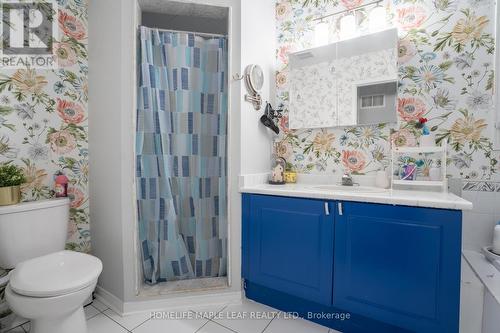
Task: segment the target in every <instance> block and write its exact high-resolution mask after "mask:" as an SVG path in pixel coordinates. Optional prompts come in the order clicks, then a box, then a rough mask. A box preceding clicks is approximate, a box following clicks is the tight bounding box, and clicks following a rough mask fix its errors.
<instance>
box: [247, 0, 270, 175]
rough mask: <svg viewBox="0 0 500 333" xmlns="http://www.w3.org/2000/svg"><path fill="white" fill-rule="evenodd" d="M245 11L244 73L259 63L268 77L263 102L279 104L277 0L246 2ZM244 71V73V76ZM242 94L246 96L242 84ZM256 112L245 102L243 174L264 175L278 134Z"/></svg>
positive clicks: (263, 106) (263, 90)
mask: <svg viewBox="0 0 500 333" xmlns="http://www.w3.org/2000/svg"><path fill="white" fill-rule="evenodd" d="M241 11H242V13H244V15H242V18H241V20H242V21H241V27H242V28H241V41H242V44H241V49H242V54H241V63H242V66H243V67H242V68H241V72H243V71H244V67H246V66H247V65H249V64H258V65H260V66H261V67H262V69H263V70H264V74H265V82H264V87H263V89H262V99H263V101H264V102H265V101H266V100H267V101H269V102H271V104H272V105H273V106H274V107H275V108H277V106H276V105H274V101H275V95H276V94H275V86H276V84H275V82H276V81H275V71H276V64H275V58H276V56H275V52H276V51H275V50H276V18H275V1H272V0H252V1H242V3H241ZM241 72H240V73H241ZM241 94H242V96H244V95H245V94H246V88H245V86H244V85H242V89H241ZM264 108H265V103H264V104H263V105H262V110H261V111H255V109H254V108H253V106H252V104H250V103H248V102H243V104H242V106H241V131H242V133H241V136H242V141H241V173H242V174H252V173H263V172H269V170H270V169H271V142H272V139H273V138H274V134H273V133H272V132H271V131H270V130H269V129H267V128H266V127H264V126H263V125H262V124H261V123H260V121H259V119H260V117H261V116H262V114H263V111H264Z"/></svg>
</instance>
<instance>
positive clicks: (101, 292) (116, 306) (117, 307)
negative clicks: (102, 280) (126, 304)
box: [95, 285, 123, 315]
mask: <svg viewBox="0 0 500 333" xmlns="http://www.w3.org/2000/svg"><path fill="white" fill-rule="evenodd" d="M95 298H96V299H97V300H98V301H99V302H102V303H103V304H104V305H106V306H109V307H110V308H111V310H113V311H115V312H116V313H118V314H122V315H123V301H122V300H121V299H119V298H118V297H116V296H115V295H113V294H112V293H110V292H109V291H107V290H106V289H104V288H102V287H101V286H99V285H98V286H97V287H96V288H95Z"/></svg>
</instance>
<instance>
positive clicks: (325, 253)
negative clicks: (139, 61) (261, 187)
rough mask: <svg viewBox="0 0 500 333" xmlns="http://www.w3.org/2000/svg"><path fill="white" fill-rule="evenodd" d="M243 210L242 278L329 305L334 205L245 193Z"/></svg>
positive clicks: (330, 297) (320, 201)
mask: <svg viewBox="0 0 500 333" xmlns="http://www.w3.org/2000/svg"><path fill="white" fill-rule="evenodd" d="M242 208H243V240H242V243H243V267H242V269H243V272H242V273H243V277H244V278H245V279H247V280H249V281H251V282H252V283H256V284H258V285H260V286H263V287H267V288H269V289H273V290H277V291H280V292H283V293H287V294H290V295H293V296H296V297H299V298H301V299H304V300H308V301H312V302H316V303H319V304H324V305H331V303H332V286H333V283H332V274H333V273H332V269H333V246H334V245H333V240H334V212H333V210H332V209H333V203H331V202H325V201H323V200H315V199H300V198H287V197H275V196H267V195H250V194H244V195H243V207H242ZM329 210H331V212H329Z"/></svg>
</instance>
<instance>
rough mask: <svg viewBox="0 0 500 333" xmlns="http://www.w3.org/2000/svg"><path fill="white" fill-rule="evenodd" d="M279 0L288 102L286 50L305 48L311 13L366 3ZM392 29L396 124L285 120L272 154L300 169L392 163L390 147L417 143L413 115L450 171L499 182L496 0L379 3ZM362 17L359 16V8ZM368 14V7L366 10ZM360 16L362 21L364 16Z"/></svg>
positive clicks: (279, 80)
mask: <svg viewBox="0 0 500 333" xmlns="http://www.w3.org/2000/svg"><path fill="white" fill-rule="evenodd" d="M303 3H304V0H278V2H277V5H276V18H277V33H278V35H277V39H278V49H277V59H278V72H277V75H276V85H277V97H278V103H282V104H283V105H284V107H285V110H286V109H287V108H288V105H289V86H288V75H289V68H288V54H289V53H290V52H295V51H299V50H302V49H305V48H309V47H311V46H312V45H311V43H312V41H314V25H315V23H314V22H313V19H314V18H315V17H318V16H321V15H324V14H325V13H329V12H335V11H340V10H343V9H346V8H354V7H356V6H358V5H360V4H362V3H363V0H330V1H329V4H328V5H325V4H324V3H325V2H321V1H319V4H320V5H319V7H316V6H314V5H313V3H314V1H309V4H308V5H307V6H303ZM384 5H385V6H386V9H387V12H388V14H389V15H388V16H389V17H391V18H392V22H393V24H394V25H395V26H396V27H397V28H398V35H399V48H398V67H399V68H398V72H399V100H398V107H397V113H398V124H397V125H395V124H392V125H390V126H389V125H386V124H380V125H378V126H368V127H342V128H329V129H326V128H324V129H309V130H290V129H289V127H288V117H287V115H286V113H285V116H284V117H283V118H281V120H280V123H279V126H280V128H281V130H282V131H281V134H280V136H279V137H278V139H277V140H276V142H275V145H274V147H275V149H276V150H277V153H278V154H279V155H281V156H283V157H284V158H285V159H286V160H287V161H288V163H289V166H293V167H294V168H295V169H297V170H298V171H299V172H306V173H340V172H342V171H343V170H345V169H347V170H350V171H352V172H354V173H357V174H370V173H373V172H375V171H377V170H380V169H384V168H385V167H386V166H388V165H389V159H390V147H391V144H394V145H398V146H404V145H407V146H414V145H417V144H418V142H419V140H420V136H421V130H420V129H418V128H416V123H418V120H419V118H423V117H425V118H427V119H428V123H427V125H428V127H429V129H430V130H431V132H432V134H433V135H434V136H435V139H436V142H437V143H440V142H442V141H443V140H447V141H448V144H449V146H450V156H449V160H448V164H449V173H451V174H452V175H454V176H457V177H462V178H464V179H470V180H490V179H495V178H496V179H498V174H499V173H500V168H499V163H498V159H499V153H498V152H497V151H494V150H493V135H494V128H493V121H492V120H493V119H494V118H493V117H494V108H493V89H494V87H493V82H494V52H495V50H494V46H495V45H494V29H495V15H494V13H495V3H494V1H493V0H456V1H450V0H393V1H392V2H391V1H389V2H384ZM362 14H363V13H362ZM366 15H367V13H366ZM361 22H362V25H363V22H366V20H363V17H362V18H361Z"/></svg>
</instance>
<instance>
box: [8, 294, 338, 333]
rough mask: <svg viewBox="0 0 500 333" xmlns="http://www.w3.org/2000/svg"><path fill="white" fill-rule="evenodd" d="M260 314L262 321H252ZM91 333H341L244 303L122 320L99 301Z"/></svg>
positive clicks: (21, 329) (18, 331)
mask: <svg viewBox="0 0 500 333" xmlns="http://www.w3.org/2000/svg"><path fill="white" fill-rule="evenodd" d="M253 314H258V315H259V318H250V316H252V315H253ZM85 315H86V317H87V323H88V333H130V332H132V333H165V332H175V333H195V332H196V333H335V332H337V333H339V332H338V331H335V330H331V329H330V330H329V329H328V328H327V327H323V326H320V325H317V324H315V323H312V322H309V321H306V320H303V319H300V318H299V319H287V318H284V314H283V313H282V312H280V311H278V310H275V309H272V308H270V307H267V306H265V305H262V304H259V303H255V302H252V301H248V300H244V301H243V302H242V303H241V304H228V305H226V306H215V307H202V308H195V307H193V308H191V309H188V310H187V311H176V312H172V313H171V312H163V313H157V315H156V318H158V316H164V317H165V316H167V317H168V316H170V318H161V319H156V318H152V319H151V318H150V317H151V314H150V313H149V312H148V313H141V314H136V315H131V316H125V317H121V316H119V315H118V314H116V313H115V312H114V311H113V310H111V309H109V308H108V307H107V306H106V305H104V304H102V303H101V302H99V301H97V300H95V301H94V302H93V303H92V304H91V305H89V306H86V307H85ZM19 324H22V325H20V326H17V327H15V328H13V329H11V330H9V331H7V332H8V333H25V332H28V331H29V323H26V322H23V321H19Z"/></svg>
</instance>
